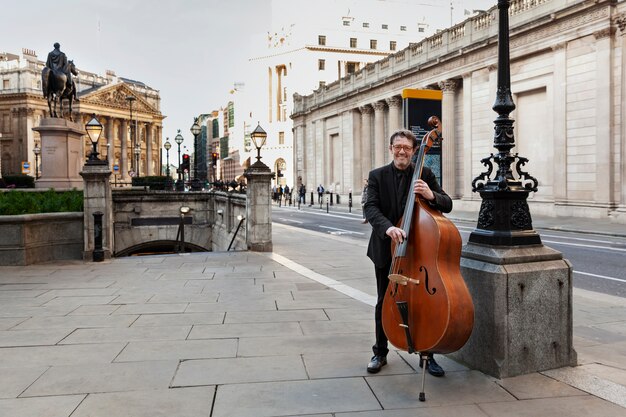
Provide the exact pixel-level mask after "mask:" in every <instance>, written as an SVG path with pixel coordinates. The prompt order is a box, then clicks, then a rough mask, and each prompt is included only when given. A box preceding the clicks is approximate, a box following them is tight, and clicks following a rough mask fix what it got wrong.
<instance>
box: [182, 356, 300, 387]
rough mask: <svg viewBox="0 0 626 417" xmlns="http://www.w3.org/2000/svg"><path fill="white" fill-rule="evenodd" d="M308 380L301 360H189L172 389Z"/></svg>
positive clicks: (290, 358)
mask: <svg viewBox="0 0 626 417" xmlns="http://www.w3.org/2000/svg"><path fill="white" fill-rule="evenodd" d="M302 379H307V373H306V371H305V370H304V364H303V363H302V358H301V357H300V356H272V357H257V358H228V359H208V360H205V359H202V360H188V361H184V362H182V363H181V364H180V366H179V368H178V371H177V372H176V376H175V377H174V382H173V383H172V386H173V387H186V386H195V385H223V384H236V383H244V382H268V381H296V380H302Z"/></svg>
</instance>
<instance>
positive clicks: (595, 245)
mask: <svg viewBox="0 0 626 417" xmlns="http://www.w3.org/2000/svg"><path fill="white" fill-rule="evenodd" d="M342 210H343V211H333V209H332V208H329V213H327V212H326V207H325V206H324V207H323V209H322V210H320V209H319V206H313V207H308V206H307V207H304V206H303V207H302V208H301V210H297V209H296V208H295V207H277V206H273V210H272V220H273V221H274V222H276V223H282V224H286V225H290V226H294V227H299V228H303V229H308V230H314V231H318V232H322V233H328V234H333V235H342V236H349V237H352V238H355V239H363V240H367V239H369V235H370V232H371V227H370V226H369V225H368V224H362V223H361V220H362V217H361V214H360V213H348V212H346V211H345V208H342ZM455 224H456V226H457V228H458V229H459V232H460V233H461V237H462V239H463V243H464V244H465V243H466V242H467V239H468V237H469V235H470V233H471V232H472V230H474V227H475V223H473V222H465V221H458V222H455ZM537 232H538V233H539V234H540V236H541V240H542V242H543V243H544V244H545V245H546V246H549V247H551V248H553V249H556V250H558V251H560V252H562V253H563V256H564V257H565V258H566V259H567V260H569V261H570V262H571V263H572V265H573V266H574V287H576V288H582V289H586V290H590V291H595V292H600V293H604V294H611V295H615V296H619V297H626V272H625V271H626V268H625V265H626V261H624V259H625V257H626V239H625V238H620V237H610V236H601V235H593V234H587V233H584V234H583V233H574V232H562V231H552V230H547V229H538V230H537ZM363 256H364V257H365V254H363Z"/></svg>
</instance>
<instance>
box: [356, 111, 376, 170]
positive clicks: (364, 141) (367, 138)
mask: <svg viewBox="0 0 626 417" xmlns="http://www.w3.org/2000/svg"><path fill="white" fill-rule="evenodd" d="M359 110H360V111H361V149H362V150H361V170H362V171H361V176H362V177H363V178H367V176H368V175H369V172H370V171H371V170H372V113H373V112H374V108H373V107H372V106H371V105H369V104H367V105H365V106H361V107H359Z"/></svg>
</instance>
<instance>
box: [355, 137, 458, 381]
mask: <svg viewBox="0 0 626 417" xmlns="http://www.w3.org/2000/svg"><path fill="white" fill-rule="evenodd" d="M417 150H418V142H417V139H416V138H415V135H414V134H413V133H412V132H410V131H408V130H399V131H397V132H395V133H394V134H392V135H391V138H390V140H389V151H390V152H391V153H392V156H393V162H392V163H390V164H388V165H385V166H383V167H380V168H377V169H374V170H373V171H371V172H370V173H369V178H368V195H367V202H366V203H365V206H364V210H365V217H366V219H367V220H368V222H369V223H370V224H371V225H372V229H373V230H372V234H371V236H370V241H369V245H368V248H367V256H368V257H369V258H370V259H371V260H372V262H374V270H375V273H376V285H377V293H378V299H377V302H376V309H375V320H376V343H375V344H374V346H372V350H373V351H374V356H373V357H372V359H371V361H370V362H369V364H368V365H367V371H368V372H370V373H376V372H378V371H380V369H381V368H382V367H383V366H385V365H386V364H387V354H388V353H389V348H388V341H387V336H386V335H385V332H384V330H383V325H382V305H383V300H384V298H385V292H386V290H387V285H388V284H389V278H388V275H389V270H390V268H391V262H392V253H391V241H392V240H393V241H395V242H396V243H401V242H402V241H403V240H404V238H406V236H405V233H404V231H403V230H402V229H400V228H398V227H396V224H397V223H398V221H399V220H400V219H401V218H402V214H403V213H404V206H405V205H406V200H407V196H408V193H409V190H411V189H412V192H413V193H415V194H418V195H419V196H420V198H422V199H424V200H426V201H428V203H429V204H430V205H431V206H432V207H434V208H435V209H437V210H439V211H441V212H443V213H449V212H450V211H452V199H451V198H450V197H449V196H448V195H447V194H446V193H445V192H444V191H443V190H442V189H441V186H440V185H439V183H438V182H437V179H436V178H435V175H434V174H433V173H432V171H431V170H430V169H429V168H427V167H424V168H423V170H422V174H421V178H420V179H419V180H417V181H416V182H415V184H413V185H412V186H411V184H410V183H411V180H412V176H413V171H414V168H415V165H414V164H412V163H411V159H412V157H413V155H414V154H415V152H416V151H417ZM420 366H421V361H420ZM427 369H428V372H429V373H430V374H431V375H434V376H443V375H444V374H445V372H444V370H443V369H442V368H441V367H440V366H439V365H438V364H437V362H436V361H435V359H434V358H433V357H432V355H431V356H430V357H429V358H428V365H427Z"/></svg>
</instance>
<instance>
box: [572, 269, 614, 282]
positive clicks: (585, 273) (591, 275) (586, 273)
mask: <svg viewBox="0 0 626 417" xmlns="http://www.w3.org/2000/svg"><path fill="white" fill-rule="evenodd" d="M574 273H575V274H581V275H589V276H590V277H596V278H602V279H609V280H611V281H619V282H626V279H620V278H613V277H607V276H605V275H598V274H591V273H589V272H580V271H574Z"/></svg>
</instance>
